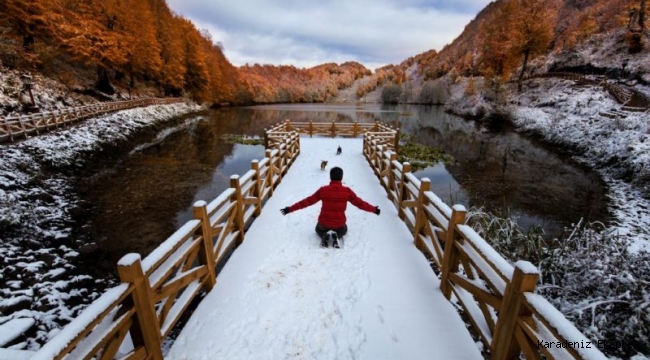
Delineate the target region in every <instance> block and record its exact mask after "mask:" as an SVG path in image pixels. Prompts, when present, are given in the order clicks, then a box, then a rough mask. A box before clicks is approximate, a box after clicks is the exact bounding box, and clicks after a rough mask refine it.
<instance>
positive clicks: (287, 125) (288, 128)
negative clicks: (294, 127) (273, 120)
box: [284, 119, 291, 131]
mask: <svg viewBox="0 0 650 360" xmlns="http://www.w3.org/2000/svg"><path fill="white" fill-rule="evenodd" d="M284 131H291V120H289V119H286V120H285V121H284Z"/></svg>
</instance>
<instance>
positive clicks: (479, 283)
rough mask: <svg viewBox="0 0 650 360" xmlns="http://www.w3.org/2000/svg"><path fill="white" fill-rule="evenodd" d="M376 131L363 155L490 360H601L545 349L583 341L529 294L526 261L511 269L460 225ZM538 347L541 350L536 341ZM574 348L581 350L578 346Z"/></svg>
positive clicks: (457, 213)
mask: <svg viewBox="0 0 650 360" xmlns="http://www.w3.org/2000/svg"><path fill="white" fill-rule="evenodd" d="M393 135H394V134H393V133H392V132H389V133H387V134H385V135H383V134H381V132H378V131H376V130H373V131H372V132H366V133H365V134H364V137H363V154H364V156H365V157H366V160H367V161H368V164H370V166H371V167H372V169H373V171H374V173H375V175H376V176H377V177H378V178H379V181H380V183H381V185H382V186H383V187H384V189H385V190H386V193H387V195H388V198H389V199H390V200H391V201H392V202H393V205H394V206H395V207H396V208H397V211H398V215H399V217H400V218H401V219H402V220H403V221H404V223H405V224H406V225H407V227H408V228H409V229H410V230H411V231H412V232H413V239H414V244H415V246H416V247H417V248H418V249H420V251H422V253H423V254H424V255H425V256H426V257H427V259H429V260H430V261H431V262H432V264H433V265H434V268H435V269H434V270H435V271H436V272H439V273H440V278H441V280H440V287H441V290H442V292H443V294H444V295H445V296H446V297H447V298H451V296H452V295H453V296H454V297H455V298H456V299H457V300H458V303H459V304H460V305H461V307H462V308H463V310H464V312H465V315H466V316H467V319H468V321H469V323H470V324H471V326H472V327H473V329H474V330H475V331H476V333H477V334H478V335H479V338H480V340H481V341H482V342H483V344H484V345H485V347H486V348H487V349H490V353H491V358H492V359H499V360H502V359H512V358H518V357H519V354H520V353H523V355H524V357H525V358H526V359H540V358H541V356H546V358H548V359H562V358H573V359H606V357H605V356H604V355H603V354H602V353H601V352H600V351H599V350H598V349H597V348H596V347H595V346H592V347H591V348H590V349H586V348H580V349H575V348H572V347H571V346H569V347H568V348H567V346H564V347H563V348H562V347H560V348H556V347H555V346H554V347H553V349H549V348H547V346H546V345H548V344H562V343H564V344H567V343H568V342H570V343H573V344H585V343H587V342H588V339H587V337H586V336H585V335H584V334H582V333H581V332H580V331H579V330H578V329H576V328H575V326H574V325H573V324H571V323H570V322H569V321H568V320H567V319H566V318H565V317H564V316H563V315H562V314H561V313H560V312H559V311H558V310H557V309H555V308H554V307H553V306H552V305H551V304H550V303H549V302H548V301H546V300H545V299H544V298H543V297H541V296H539V295H536V294H535V293H534V290H535V287H536V285H537V281H538V280H537V279H538V276H539V274H538V273H537V269H536V268H535V267H534V266H533V265H532V264H531V263H529V262H527V261H518V262H517V263H516V264H515V266H513V265H512V264H510V263H509V262H508V261H506V260H505V259H504V258H503V257H502V256H501V255H500V254H498V253H497V251H496V250H494V248H492V247H491V246H490V245H489V244H488V242H487V241H485V239H483V238H482V237H481V236H479V235H478V234H477V233H476V232H475V231H474V230H473V229H472V228H471V227H469V226H468V225H465V224H464V223H465V213H466V210H465V208H464V207H463V206H461V205H455V206H454V207H453V208H450V207H449V206H447V205H446V204H444V202H443V201H442V200H441V199H440V198H439V197H438V196H437V195H435V194H434V193H433V192H431V191H430V181H429V179H427V178H423V179H421V180H419V179H417V178H416V177H415V176H414V175H413V174H412V173H411V166H410V164H409V163H403V164H402V163H400V162H398V161H397V160H396V159H397V157H396V153H395V151H394V150H393V149H392V148H391V143H390V141H387V140H386V139H390V138H391V136H393ZM540 341H542V344H543V345H542V346H540V345H539V342H540ZM578 346H579V345H578Z"/></svg>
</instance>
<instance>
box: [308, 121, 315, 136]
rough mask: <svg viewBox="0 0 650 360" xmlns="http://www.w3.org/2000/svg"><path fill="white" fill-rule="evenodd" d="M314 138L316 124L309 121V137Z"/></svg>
mask: <svg viewBox="0 0 650 360" xmlns="http://www.w3.org/2000/svg"><path fill="white" fill-rule="evenodd" d="M312 136H314V124H313V122H312V121H311V120H309V137H312Z"/></svg>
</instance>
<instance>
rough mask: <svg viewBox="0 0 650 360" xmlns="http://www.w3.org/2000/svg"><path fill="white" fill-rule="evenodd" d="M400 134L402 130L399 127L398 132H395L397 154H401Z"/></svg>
mask: <svg viewBox="0 0 650 360" xmlns="http://www.w3.org/2000/svg"><path fill="white" fill-rule="evenodd" d="M400 134H401V132H400V129H399V127H398V128H397V130H395V140H394V141H395V152H396V153H398V152H399V138H400Z"/></svg>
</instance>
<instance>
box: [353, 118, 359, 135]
mask: <svg viewBox="0 0 650 360" xmlns="http://www.w3.org/2000/svg"><path fill="white" fill-rule="evenodd" d="M357 135H359V123H358V122H356V121H355V122H354V124H353V125H352V136H354V137H355V138H356V137H357Z"/></svg>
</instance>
